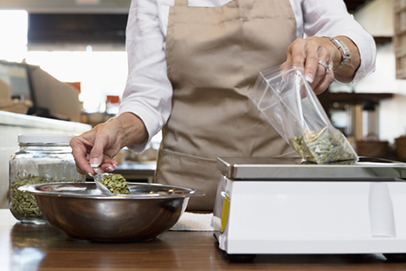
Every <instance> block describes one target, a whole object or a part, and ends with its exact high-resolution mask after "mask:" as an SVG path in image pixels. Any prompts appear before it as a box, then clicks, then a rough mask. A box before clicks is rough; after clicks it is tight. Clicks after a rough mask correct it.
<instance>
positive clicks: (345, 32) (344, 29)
mask: <svg viewBox="0 0 406 271" xmlns="http://www.w3.org/2000/svg"><path fill="white" fill-rule="evenodd" d="M230 1H231V0H189V6H195V7H199V6H200V7H216V6H222V5H224V4H226V3H228V2H230ZM289 1H290V3H291V6H292V9H293V12H294V14H295V17H296V27H297V28H296V36H297V37H298V38H303V37H304V35H306V36H331V37H334V36H340V35H341V36H347V37H349V38H350V39H351V40H352V41H353V42H354V43H355V44H356V45H357V46H358V49H359V52H360V55H361V66H360V67H359V69H358V70H357V73H356V75H355V77H354V79H353V82H354V83H355V82H357V81H359V80H360V79H361V78H363V77H365V76H367V75H369V74H370V73H372V72H373V71H374V70H375V57H376V46H375V42H374V40H373V38H372V36H371V35H370V34H369V33H368V32H366V31H365V30H364V29H363V28H362V26H361V25H360V24H359V23H357V22H356V21H355V20H354V18H353V17H352V15H350V14H348V12H347V9H346V6H345V4H344V2H343V0H328V1H326V0H289ZM173 5H174V0H132V3H131V7H130V11H129V17H128V25H127V32H126V48H127V53H128V65H129V73H128V79H127V83H126V87H125V90H124V94H123V99H122V103H121V105H120V109H119V114H121V113H124V112H131V113H133V114H135V115H137V116H138V117H140V118H141V119H142V121H143V122H144V124H145V126H146V129H147V131H148V134H149V139H148V141H147V142H146V143H145V142H144V143H143V144H136V145H133V146H130V148H131V149H132V150H134V151H136V152H141V151H142V150H143V149H144V148H145V146H146V145H147V143H148V142H149V141H150V140H151V138H152V137H153V136H154V135H155V134H156V133H158V132H159V131H160V130H161V129H162V127H163V126H164V125H165V123H166V121H167V120H168V118H169V115H170V113H171V99H172V86H171V83H170V81H169V79H168V76H167V66H166V55H165V37H166V30H167V26H168V17H169V9H170V7H171V6H173Z"/></svg>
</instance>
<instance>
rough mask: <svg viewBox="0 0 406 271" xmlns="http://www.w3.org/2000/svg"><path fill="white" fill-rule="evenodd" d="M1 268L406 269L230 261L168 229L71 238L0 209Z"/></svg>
mask: <svg viewBox="0 0 406 271" xmlns="http://www.w3.org/2000/svg"><path fill="white" fill-rule="evenodd" d="M0 240H1V241H0V270H2V271H8V270H9V271H19V270H30V271H31V270H49V271H51V270H52V271H55V270H57V271H65V270H76V271H78V270H82V271H83V270H114V271H116V270H118V271H120V270H323V271H326V270H338V269H339V270H368V271H370V270H392V271H393V270H406V263H389V262H386V261H385V258H384V257H383V256H382V255H380V254H374V255H258V256H257V257H256V258H255V260H254V261H253V262H252V263H230V262H228V261H227V260H226V259H225V258H224V257H223V254H222V253H221V251H220V250H219V249H218V248H217V246H216V244H215V240H214V238H213V233H212V232H207V231H206V232H181V231H168V232H166V233H163V234H161V235H160V236H158V238H156V239H155V240H153V241H149V242H143V243H121V244H114V243H112V244H110V243H92V242H87V241H76V240H72V239H69V238H68V237H67V236H66V235H65V234H64V233H62V232H60V231H58V230H56V229H55V228H53V227H52V226H50V225H31V224H23V223H20V222H17V221H16V220H15V219H14V217H13V216H12V215H11V213H10V212H9V210H8V209H2V210H0Z"/></svg>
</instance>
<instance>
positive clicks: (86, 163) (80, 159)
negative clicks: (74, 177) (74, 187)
mask: <svg viewBox="0 0 406 271" xmlns="http://www.w3.org/2000/svg"><path fill="white" fill-rule="evenodd" d="M147 138H148V133H147V131H146V129H145V126H144V124H143V122H142V121H141V120H140V119H139V118H138V117H137V116H135V115H133V114H131V113H124V114H122V115H119V116H118V117H115V118H111V119H109V120H108V121H107V122H105V123H101V124H98V125H97V126H95V127H94V128H93V129H92V130H90V131H88V132H85V133H83V134H81V135H79V136H75V137H73V138H72V139H71V141H70V146H71V147H72V154H73V156H74V158H75V162H76V170H77V171H78V172H79V173H80V174H94V170H93V168H92V166H96V167H97V166H100V167H101V169H102V170H103V171H104V172H111V171H113V170H114V168H115V167H116V166H117V165H118V163H117V161H115V160H114V159H113V157H114V156H115V155H116V154H117V153H118V152H119V151H120V150H121V149H122V148H123V147H125V146H127V145H131V144H134V143H139V142H141V141H143V140H146V139H147Z"/></svg>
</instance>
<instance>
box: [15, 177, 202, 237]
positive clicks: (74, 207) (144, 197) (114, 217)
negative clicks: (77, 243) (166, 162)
mask: <svg viewBox="0 0 406 271" xmlns="http://www.w3.org/2000/svg"><path fill="white" fill-rule="evenodd" d="M128 187H129V190H130V194H129V195H118V196H106V195H103V194H101V192H100V191H99V190H98V189H97V187H96V185H95V183H93V182H86V183H49V184H34V185H26V186H22V187H20V188H18V189H19V190H20V191H22V192H26V193H30V194H33V195H34V196H35V199H36V200H37V203H38V206H39V208H40V210H41V212H42V214H43V215H44V217H45V218H46V220H47V221H48V222H49V223H50V224H51V225H53V226H54V227H56V228H59V229H61V230H62V231H64V232H65V233H66V234H67V235H68V236H69V237H71V238H74V239H83V240H90V241H96V242H134V241H144V240H149V239H153V238H155V237H156V236H157V235H159V234H160V233H162V232H164V231H166V230H168V229H170V228H171V227H172V226H173V225H175V223H176V222H177V221H178V220H179V218H180V216H181V215H182V214H183V212H184V211H185V209H186V206H187V204H188V201H189V198H190V197H195V196H203V195H204V193H202V192H201V191H197V190H195V189H189V188H184V187H175V186H164V185H160V184H146V183H131V182H130V183H129V184H128Z"/></svg>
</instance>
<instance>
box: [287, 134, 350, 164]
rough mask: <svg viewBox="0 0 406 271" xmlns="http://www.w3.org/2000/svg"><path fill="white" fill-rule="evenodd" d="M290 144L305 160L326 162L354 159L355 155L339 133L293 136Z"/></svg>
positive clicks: (319, 162)
mask: <svg viewBox="0 0 406 271" xmlns="http://www.w3.org/2000/svg"><path fill="white" fill-rule="evenodd" d="M290 145H291V146H292V147H293V148H294V149H295V150H296V151H297V152H298V153H299V155H300V156H301V157H302V158H303V159H305V160H306V161H310V162H313V163H318V164H326V163H331V162H336V161H344V160H356V159H357V156H356V154H355V153H354V151H353V150H352V148H351V147H350V146H349V143H348V142H347V141H346V140H345V137H344V135H343V134H341V133H327V132H324V131H321V132H319V133H313V134H305V135H304V136H302V135H300V136H295V137H293V138H292V139H291V140H290Z"/></svg>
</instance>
